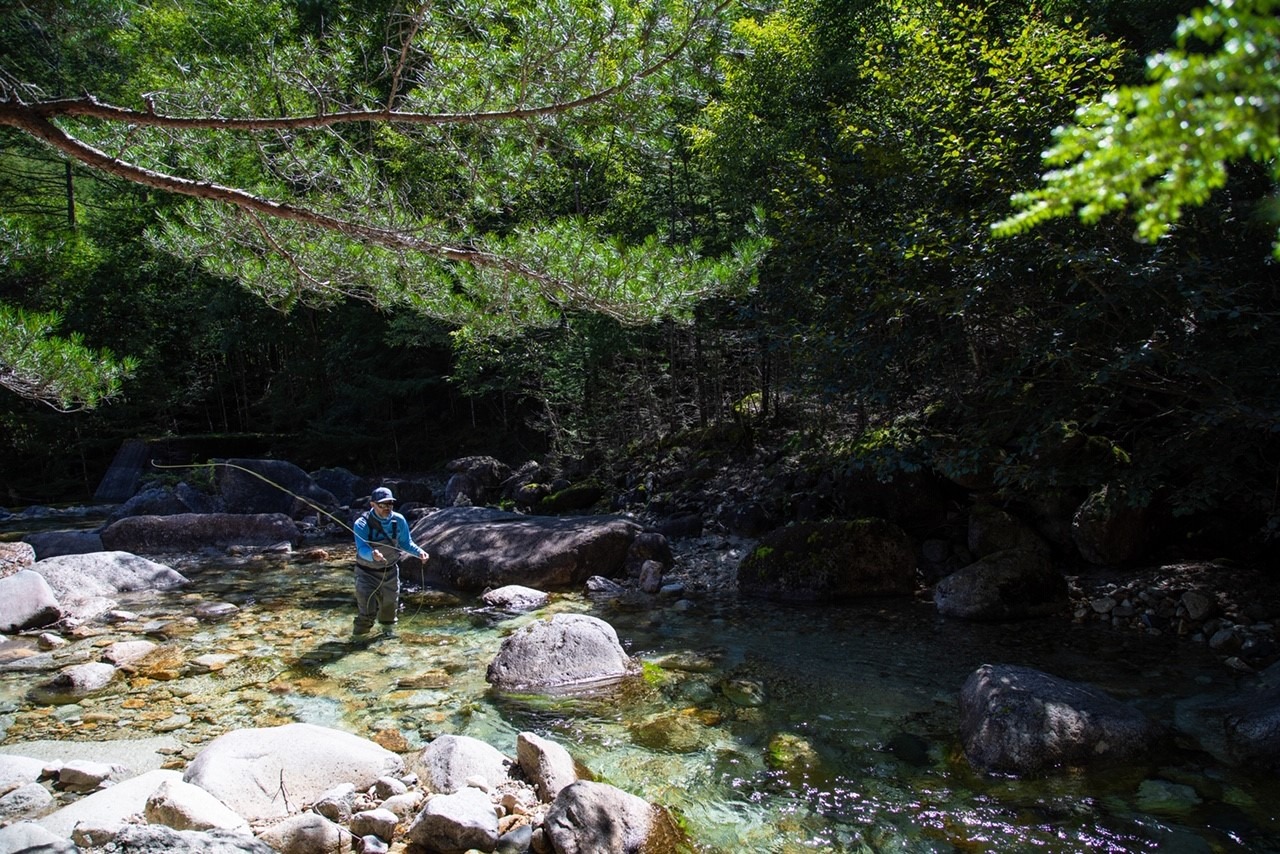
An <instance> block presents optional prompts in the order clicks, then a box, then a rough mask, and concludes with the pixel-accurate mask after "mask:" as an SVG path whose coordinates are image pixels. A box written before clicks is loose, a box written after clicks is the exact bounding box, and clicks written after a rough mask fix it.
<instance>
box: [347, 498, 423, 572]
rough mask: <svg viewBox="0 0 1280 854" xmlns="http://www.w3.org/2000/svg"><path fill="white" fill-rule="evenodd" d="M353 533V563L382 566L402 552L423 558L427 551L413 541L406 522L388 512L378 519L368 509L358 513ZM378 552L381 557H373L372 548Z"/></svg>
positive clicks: (398, 558) (401, 555) (385, 565)
mask: <svg viewBox="0 0 1280 854" xmlns="http://www.w3.org/2000/svg"><path fill="white" fill-rule="evenodd" d="M352 527H353V529H354V530H355V534H356V563H358V564H360V565H362V566H368V567H373V568H376V569H382V568H385V567H388V566H391V565H392V564H393V563H395V562H396V561H398V560H400V558H401V557H403V556H405V555H417V556H418V557H420V558H426V556H427V553H426V552H425V551H423V550H422V548H421V547H419V546H418V545H417V544H416V543H414V541H413V537H412V536H411V535H410V533H409V522H408V520H407V519H405V518H404V516H402V515H401V514H399V513H396V512H395V511H392V512H391V514H390V515H388V516H387V518H386V519H380V518H378V515H377V514H376V513H374V512H373V511H372V510H370V511H368V512H367V513H362V514H360V518H358V519H356V523H355V525H354V526H352ZM375 548H376V549H377V550H378V551H380V552H382V560H378V559H376V558H375V557H374V556H373V550H374V549H375Z"/></svg>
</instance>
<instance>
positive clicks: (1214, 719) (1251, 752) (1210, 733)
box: [1176, 662, 1280, 771]
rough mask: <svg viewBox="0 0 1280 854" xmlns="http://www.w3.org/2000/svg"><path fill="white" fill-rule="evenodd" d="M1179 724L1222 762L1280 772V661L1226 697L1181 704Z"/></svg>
mask: <svg viewBox="0 0 1280 854" xmlns="http://www.w3.org/2000/svg"><path fill="white" fill-rule="evenodd" d="M1176 721H1177V727H1178V731H1179V734H1180V735H1182V736H1184V737H1189V738H1192V739H1194V740H1195V742H1196V744H1197V746H1199V747H1200V748H1201V749H1202V750H1205V751H1207V752H1209V753H1212V754H1213V755H1214V756H1215V757H1217V758H1218V759H1219V760H1221V761H1223V762H1227V763H1231V764H1236V765H1241V766H1246V767H1249V768H1257V769H1267V770H1269V771H1280V662H1277V663H1275V664H1273V665H1271V666H1270V667H1268V668H1267V669H1266V670H1264V671H1263V672H1262V673H1260V674H1258V675H1257V677H1256V679H1255V680H1254V681H1253V683H1252V684H1247V685H1245V686H1243V687H1241V688H1239V689H1233V690H1232V691H1231V692H1230V693H1228V694H1225V695H1223V694H1209V695H1197V696H1193V697H1190V698H1188V699H1185V700H1183V701H1181V702H1179V704H1178V708H1177V716H1176Z"/></svg>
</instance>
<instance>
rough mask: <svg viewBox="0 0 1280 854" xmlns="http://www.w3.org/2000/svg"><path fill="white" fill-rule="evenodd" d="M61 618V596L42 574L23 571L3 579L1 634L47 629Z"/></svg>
mask: <svg viewBox="0 0 1280 854" xmlns="http://www.w3.org/2000/svg"><path fill="white" fill-rule="evenodd" d="M61 616H62V608H61V607H60V606H59V605H58V596H57V594H56V593H55V592H54V591H53V588H52V587H50V586H49V583H48V581H46V580H45V577H44V576H43V575H41V574H40V573H38V572H33V571H32V570H29V569H23V570H20V571H18V572H16V573H14V574H13V575H10V576H7V577H3V578H0V632H5V633H7V634H12V633H14V632H20V631H22V630H24V629H34V628H37V627H39V626H47V625H49V624H50V623H53V622H57V620H58V618H59V617H61Z"/></svg>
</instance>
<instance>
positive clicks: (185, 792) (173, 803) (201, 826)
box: [143, 780, 249, 832]
mask: <svg viewBox="0 0 1280 854" xmlns="http://www.w3.org/2000/svg"><path fill="white" fill-rule="evenodd" d="M143 815H144V816H145V817H146V819H147V821H148V822H150V823H151V824H163V825H165V826H166V827H172V828H173V829H174V830H213V829H214V828H223V829H225V830H235V831H241V832H247V831H248V830H249V823H248V822H247V821H245V820H244V819H243V818H241V817H240V816H239V815H237V814H236V813H235V812H234V811H232V810H231V809H229V808H228V807H227V805H226V804H224V803H223V802H222V801H220V800H218V799H217V798H215V797H214V796H213V795H211V794H209V793H208V792H206V791H205V790H204V789H202V788H200V787H199V786H193V785H191V784H190V783H184V782H183V781H181V780H166V781H165V782H164V783H162V784H160V787H159V788H158V789H156V790H155V791H154V792H152V793H151V797H149V798H147V804H146V807H145V808H144V810H143Z"/></svg>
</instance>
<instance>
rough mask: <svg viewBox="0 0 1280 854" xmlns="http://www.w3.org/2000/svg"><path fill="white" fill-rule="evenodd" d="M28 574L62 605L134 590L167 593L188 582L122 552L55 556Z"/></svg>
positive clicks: (157, 566) (150, 561)
mask: <svg viewBox="0 0 1280 854" xmlns="http://www.w3.org/2000/svg"><path fill="white" fill-rule="evenodd" d="M31 570H32V572H38V573H40V574H41V575H43V576H44V579H45V581H47V582H48V583H49V586H50V587H52V588H53V591H54V593H55V594H57V596H58V600H59V601H61V602H64V603H65V602H67V601H69V600H70V601H74V600H76V599H83V598H88V597H94V596H115V595H116V594H118V593H128V592H132V591H136V590H168V589H171V588H174V587H181V586H182V585H184V584H186V583H187V581H188V579H187V577H186V576H185V575H183V574H182V573H180V572H178V571H176V570H174V569H173V568H171V567H168V566H165V565H164V564H162V563H157V562H155V561H153V560H148V559H147V558H144V557H139V556H138V555H136V554H132V553H131V552H126V551H106V552H97V553H95V554H84V555H59V556H58V557H51V558H45V559H44V560H40V561H36V563H35V564H33V565H32V567H31Z"/></svg>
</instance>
